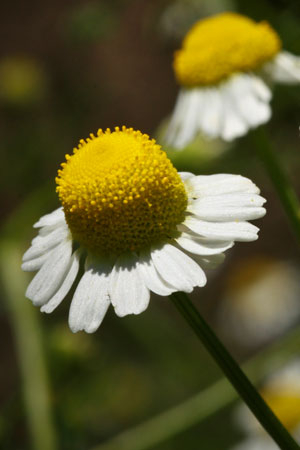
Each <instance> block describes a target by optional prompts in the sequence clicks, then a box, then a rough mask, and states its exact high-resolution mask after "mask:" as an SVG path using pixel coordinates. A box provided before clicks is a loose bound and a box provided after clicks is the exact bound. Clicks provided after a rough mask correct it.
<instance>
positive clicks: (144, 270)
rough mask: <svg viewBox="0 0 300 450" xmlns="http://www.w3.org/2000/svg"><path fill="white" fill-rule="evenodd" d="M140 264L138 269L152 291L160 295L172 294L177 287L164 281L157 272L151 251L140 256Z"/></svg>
mask: <svg viewBox="0 0 300 450" xmlns="http://www.w3.org/2000/svg"><path fill="white" fill-rule="evenodd" d="M139 261H140V264H139V266H138V270H139V272H140V274H141V277H142V278H143V280H144V283H145V285H146V286H147V288H148V289H150V291H152V292H155V294H158V295H163V296H165V295H170V294H172V292H175V291H176V289H175V288H174V287H172V286H170V285H169V284H168V283H167V282H166V281H164V280H163V279H162V278H161V277H160V276H159V274H158V273H157V271H156V269H155V267H154V264H153V261H152V259H151V254H150V252H147V253H141V254H140V256H139Z"/></svg>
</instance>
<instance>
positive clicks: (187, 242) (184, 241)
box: [176, 233, 234, 256]
mask: <svg viewBox="0 0 300 450" xmlns="http://www.w3.org/2000/svg"><path fill="white" fill-rule="evenodd" d="M176 242H177V243H178V244H179V245H180V247H182V248H183V249H184V250H186V251H188V252H190V253H193V254H196V255H203V256H208V255H216V254H218V253H222V252H225V251H226V250H228V249H229V248H231V247H232V246H233V245H234V242H233V241H209V240H207V239H205V238H199V237H195V236H192V235H189V234H188V233H182V234H181V236H180V237H179V238H177V239H176Z"/></svg>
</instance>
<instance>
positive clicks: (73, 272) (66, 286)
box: [41, 250, 80, 313]
mask: <svg viewBox="0 0 300 450" xmlns="http://www.w3.org/2000/svg"><path fill="white" fill-rule="evenodd" d="M79 261H80V251H79V250H77V251H76V252H75V253H74V254H73V255H72V258H71V262H70V267H69V269H68V272H67V273H66V277H65V279H64V280H63V282H62V285H61V286H60V288H59V289H58V291H57V292H56V293H55V294H54V296H53V297H51V298H50V300H49V301H48V302H47V303H46V304H45V305H43V306H42V307H41V311H42V312H45V313H52V311H54V309H55V308H57V306H58V305H59V304H60V303H61V302H62V301H63V299H64V298H65V296H66V295H67V293H68V292H69V290H70V289H71V287H72V285H73V283H74V280H75V278H76V276H77V273H78V270H79Z"/></svg>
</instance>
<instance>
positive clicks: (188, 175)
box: [178, 172, 195, 181]
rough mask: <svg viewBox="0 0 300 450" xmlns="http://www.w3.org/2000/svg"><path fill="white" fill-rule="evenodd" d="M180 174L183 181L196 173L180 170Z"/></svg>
mask: <svg viewBox="0 0 300 450" xmlns="http://www.w3.org/2000/svg"><path fill="white" fill-rule="evenodd" d="M178 174H179V175H180V178H181V179H182V181H185V180H187V179H188V178H192V177H194V176H195V175H194V174H193V173H191V172H178Z"/></svg>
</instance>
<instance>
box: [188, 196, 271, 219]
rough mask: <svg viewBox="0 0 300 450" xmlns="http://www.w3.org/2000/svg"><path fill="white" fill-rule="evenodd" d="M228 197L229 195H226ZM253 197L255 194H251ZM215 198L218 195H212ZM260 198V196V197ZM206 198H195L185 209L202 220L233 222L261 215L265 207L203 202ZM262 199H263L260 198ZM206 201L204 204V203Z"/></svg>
mask: <svg viewBox="0 0 300 450" xmlns="http://www.w3.org/2000/svg"><path fill="white" fill-rule="evenodd" d="M228 197H229V196H228ZM253 197H255V195H253ZM212 198H213V199H216V198H218V197H212ZM260 198H261V199H262V197H260ZM203 200H206V199H197V200H195V201H193V202H191V203H190V204H189V205H188V207H187V210H188V211H189V212H191V213H193V214H194V215H196V216H197V217H199V218H200V219H202V220H207V221H216V222H234V221H236V220H253V219H258V218H260V217H263V216H264V215H265V213H266V210H265V208H262V207H260V206H252V204H251V203H249V204H248V205H245V206H244V205H243V206H239V205H224V204H223V205H222V204H221V205H219V204H217V203H213V202H212V203H211V204H209V202H203ZM262 200H264V199H262ZM205 203H206V204H205Z"/></svg>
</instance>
